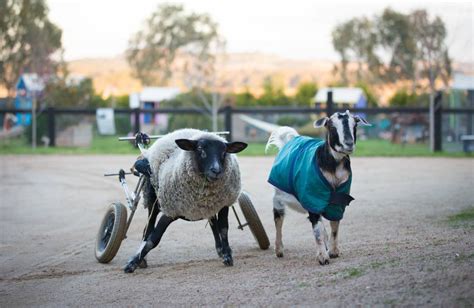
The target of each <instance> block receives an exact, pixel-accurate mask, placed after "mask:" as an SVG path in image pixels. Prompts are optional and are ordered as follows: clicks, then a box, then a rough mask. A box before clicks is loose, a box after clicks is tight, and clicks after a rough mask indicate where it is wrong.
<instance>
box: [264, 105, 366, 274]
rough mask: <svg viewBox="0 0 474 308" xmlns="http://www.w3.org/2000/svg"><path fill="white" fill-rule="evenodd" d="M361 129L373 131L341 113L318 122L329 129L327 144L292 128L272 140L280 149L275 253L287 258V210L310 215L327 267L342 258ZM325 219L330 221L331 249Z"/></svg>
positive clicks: (273, 178)
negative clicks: (345, 217)
mask: <svg viewBox="0 0 474 308" xmlns="http://www.w3.org/2000/svg"><path fill="white" fill-rule="evenodd" d="M358 125H370V124H369V123H368V122H367V121H366V120H365V119H363V118H362V117H359V116H357V115H352V114H350V112H349V111H348V110H346V112H344V113H341V112H336V113H334V114H333V115H332V116H331V117H329V118H328V117H325V118H322V119H319V120H317V121H315V122H314V127H315V128H319V127H325V128H326V130H327V133H326V140H325V141H323V140H320V139H314V138H310V137H304V136H300V135H299V134H298V133H297V132H296V130H294V129H293V128H291V127H280V128H278V129H276V130H275V131H274V132H273V133H272V134H271V136H270V138H269V139H268V143H267V146H266V150H268V148H269V147H270V146H271V145H274V146H276V147H277V148H278V149H279V153H278V155H277V157H276V158H275V162H274V164H273V167H272V170H271V172H270V176H269V179H268V182H269V183H270V184H272V185H273V186H275V193H274V196H273V214H274V221H275V227H276V240H275V253H276V256H277V257H280V258H281V257H283V242H282V226H283V219H284V216H285V207H286V206H288V207H290V208H292V209H294V210H296V211H299V212H302V213H308V214H309V220H310V222H311V224H312V228H313V233H314V237H315V239H316V246H317V250H318V254H317V258H318V261H319V263H320V264H321V265H325V264H329V258H336V257H338V256H339V248H338V229H339V222H340V220H341V219H342V217H343V214H344V210H345V207H346V206H347V205H348V204H349V203H350V202H351V201H352V200H353V198H352V197H351V196H350V195H349V193H350V185H351V181H352V171H351V165H350V159H349V155H350V154H352V153H353V151H354V150H355V143H356V135H357V134H356V133H357V132H356V130H357V126H358ZM321 216H323V217H325V218H326V219H328V220H329V221H330V225H331V246H330V248H329V251H328V249H327V247H328V245H327V238H328V236H327V233H326V229H325V228H324V224H323V222H322V218H321Z"/></svg>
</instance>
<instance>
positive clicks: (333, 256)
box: [329, 252, 339, 259]
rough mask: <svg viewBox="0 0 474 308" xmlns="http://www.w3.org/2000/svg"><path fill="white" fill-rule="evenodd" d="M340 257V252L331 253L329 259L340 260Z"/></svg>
mask: <svg viewBox="0 0 474 308" xmlns="http://www.w3.org/2000/svg"><path fill="white" fill-rule="evenodd" d="M338 257H339V253H338V252H329V258H331V259H335V258H338Z"/></svg>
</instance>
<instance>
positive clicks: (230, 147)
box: [225, 142, 247, 153]
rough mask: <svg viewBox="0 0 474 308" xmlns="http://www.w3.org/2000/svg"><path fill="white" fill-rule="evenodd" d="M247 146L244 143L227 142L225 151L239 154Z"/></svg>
mask: <svg viewBox="0 0 474 308" xmlns="http://www.w3.org/2000/svg"><path fill="white" fill-rule="evenodd" d="M246 147H247V144H246V143H245V142H229V143H226V149H225V151H226V152H227V153H239V152H242V151H243V150H245V148H246Z"/></svg>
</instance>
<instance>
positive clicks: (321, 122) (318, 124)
mask: <svg viewBox="0 0 474 308" xmlns="http://www.w3.org/2000/svg"><path fill="white" fill-rule="evenodd" d="M328 121H329V118H328V117H324V118H322V119H319V120H317V121H315V122H314V124H313V126H314V127H315V128H320V127H323V126H326V124H328Z"/></svg>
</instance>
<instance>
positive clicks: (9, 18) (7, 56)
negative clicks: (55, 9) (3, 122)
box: [0, 0, 62, 96]
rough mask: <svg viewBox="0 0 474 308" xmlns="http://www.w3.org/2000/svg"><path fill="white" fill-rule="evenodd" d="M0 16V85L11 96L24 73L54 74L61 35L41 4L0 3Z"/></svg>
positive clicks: (23, 0)
mask: <svg viewBox="0 0 474 308" xmlns="http://www.w3.org/2000/svg"><path fill="white" fill-rule="evenodd" d="M0 12H1V14H0V83H1V84H2V85H3V86H5V88H6V89H7V91H8V93H9V95H10V96H13V91H14V87H15V84H16V82H17V80H18V78H19V76H20V75H21V74H22V73H23V72H34V73H38V74H39V75H42V76H49V75H52V74H55V72H56V69H57V65H58V63H57V62H56V61H55V60H54V59H53V57H52V56H53V54H54V53H55V52H57V51H59V50H61V47H62V44H61V36H62V31H61V29H60V28H58V27H57V26H56V25H55V24H53V23H52V22H51V21H49V19H48V7H47V5H46V3H45V1H44V0H1V1H0Z"/></svg>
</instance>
